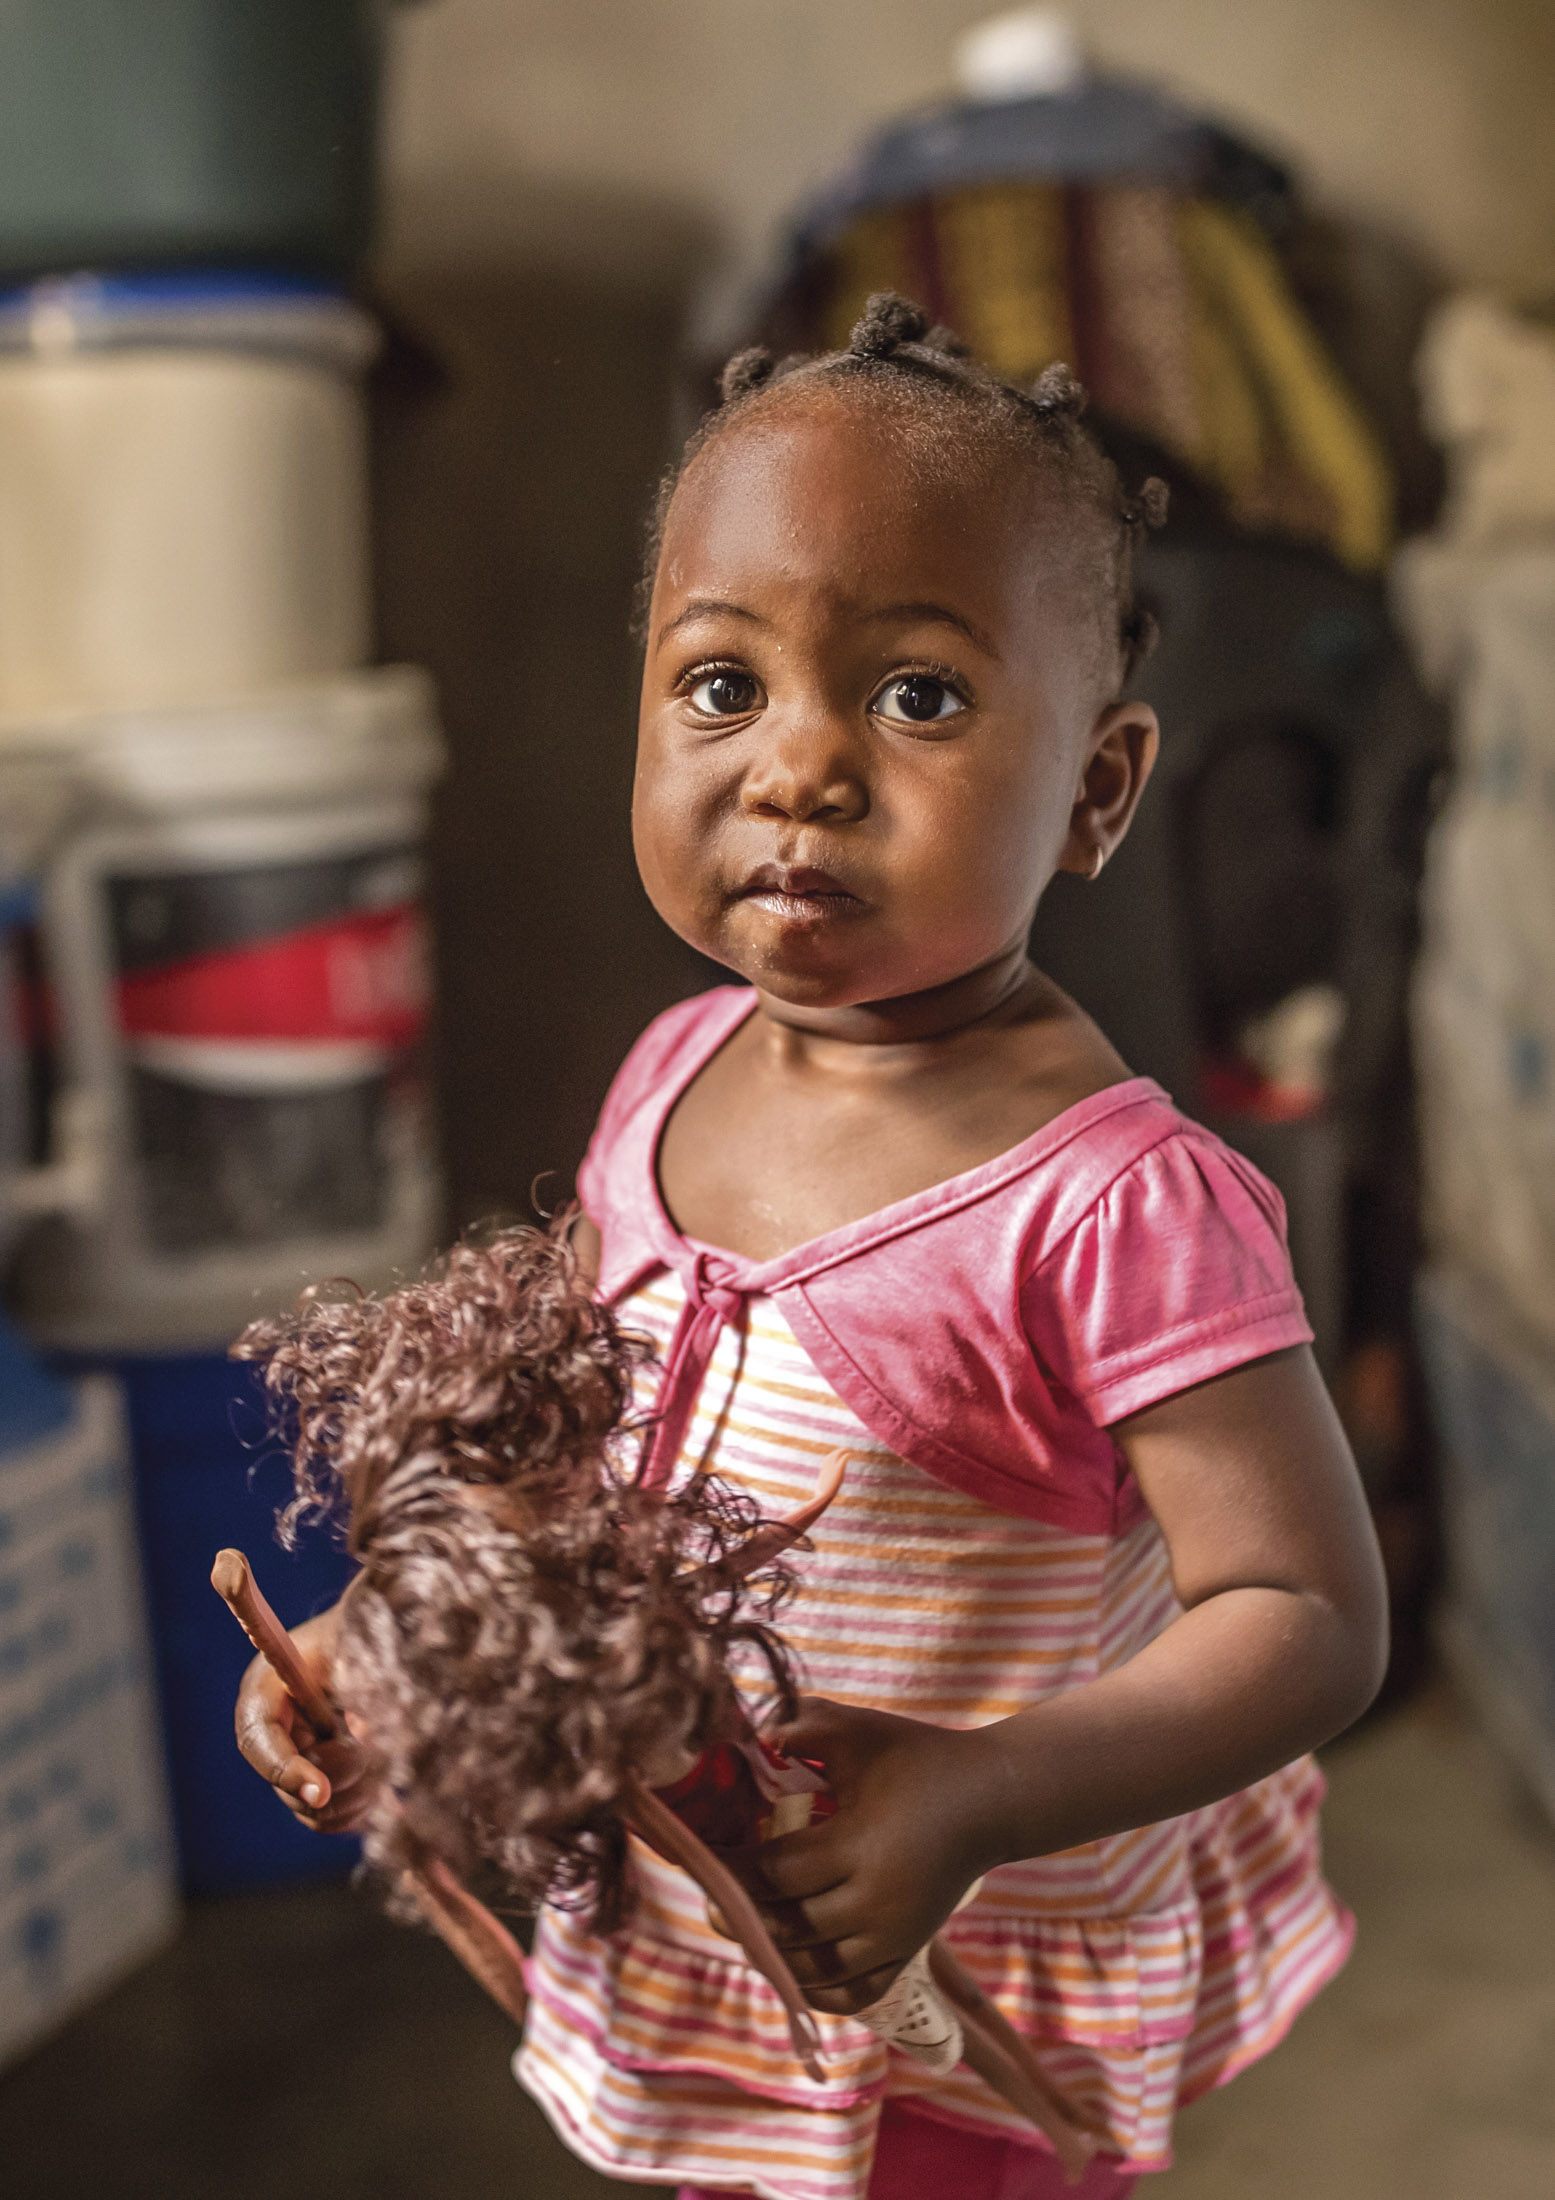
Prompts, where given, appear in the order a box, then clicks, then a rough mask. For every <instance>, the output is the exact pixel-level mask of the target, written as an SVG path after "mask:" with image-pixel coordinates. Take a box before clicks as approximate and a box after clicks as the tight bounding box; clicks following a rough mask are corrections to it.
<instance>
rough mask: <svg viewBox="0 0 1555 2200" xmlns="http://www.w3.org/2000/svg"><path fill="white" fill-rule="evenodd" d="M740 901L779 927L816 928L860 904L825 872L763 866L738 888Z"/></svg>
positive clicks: (860, 906)
mask: <svg viewBox="0 0 1555 2200" xmlns="http://www.w3.org/2000/svg"><path fill="white" fill-rule="evenodd" d="M739 898H740V900H741V901H752V902H754V903H755V904H756V907H757V908H758V909H764V910H765V911H766V913H767V915H768V916H770V917H776V918H777V920H778V922H779V923H780V924H790V925H817V924H824V923H826V922H827V921H828V919H832V918H836V917H841V916H847V915H850V914H851V913H852V912H853V911H854V910H858V909H862V908H863V906H864V904H863V903H862V902H861V901H860V900H859V897H858V896H857V894H854V893H850V891H849V890H848V888H847V887H846V886H844V885H843V884H842V883H841V881H840V880H839V879H835V878H833V877H832V875H831V873H830V872H829V871H815V870H810V869H801V868H798V867H796V868H794V869H792V870H790V869H788V868H787V867H786V866H783V865H780V864H775V863H766V864H763V865H762V867H761V869H760V870H759V871H753V872H752V873H751V875H750V877H749V878H748V879H747V880H746V882H745V884H744V886H743V887H742V888H741V889H740V896H739Z"/></svg>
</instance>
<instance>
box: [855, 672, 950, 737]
mask: <svg viewBox="0 0 1555 2200" xmlns="http://www.w3.org/2000/svg"><path fill="white" fill-rule="evenodd" d="M869 707H870V709H871V710H872V711H873V712H874V714H875V716H876V717H877V718H889V719H890V720H892V721H893V723H894V724H896V725H899V726H931V725H933V724H935V722H936V721H937V720H940V719H945V718H955V717H958V716H959V715H960V713H961V712H962V711H964V710H965V709H966V703H965V702H964V700H963V699H962V697H961V696H959V695H958V694H957V693H956V691H955V689H954V688H953V687H950V686H948V685H947V684H946V682H945V681H943V680H938V679H936V678H935V677H934V675H933V673H930V672H902V673H898V675H897V677H896V678H895V679H894V680H888V681H887V682H886V684H885V686H884V687H883V688H882V689H881V690H880V692H879V694H878V695H877V696H876V697H875V699H874V701H873V702H872V703H871V704H870V706H869Z"/></svg>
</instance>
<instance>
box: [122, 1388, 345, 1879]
mask: <svg viewBox="0 0 1555 2200" xmlns="http://www.w3.org/2000/svg"><path fill="white" fill-rule="evenodd" d="M111 1365H112V1368H113V1371H114V1373H115V1374H116V1375H117V1376H118V1377H119V1379H120V1381H121V1382H122V1383H123V1385H124V1389H125V1395H126V1399H127V1403H128V1409H129V1421H130V1435H131V1442H132V1445H133V1448H134V1460H135V1484H136V1499H137V1504H138V1506H139V1511H140V1522H141V1537H142V1546H143V1551H144V1563H145V1578H146V1597H147V1603H148V1605H149V1607H150V1615H151V1629H152V1638H153V1644H154V1648H155V1653H156V1662H157V1678H158V1684H159V1688H160V1693H161V1699H162V1713H163V1720H164V1723H165V1727H166V1734H167V1754H168V1768H169V1773H170V1777H171V1782H172V1790H173V1808H174V1815H175V1819H176V1824H177V1831H178V1843H179V1852H180V1857H181V1862H182V1869H183V1876H184V1883H185V1885H186V1886H187V1887H188V1889H189V1890H190V1892H192V1893H195V1894H223V1893H230V1892H232V1891H234V1890H236V1889H240V1888H244V1887H260V1886H273V1885H275V1884H277V1883H278V1882H283V1881H287V1880H303V1879H328V1878H338V1877H340V1876H342V1875H343V1874H344V1873H346V1872H349V1871H350V1870H351V1868H352V1867H353V1865H354V1864H355V1862H356V1858H357V1845H356V1843H355V1842H354V1841H348V1840H341V1839H338V1838H326V1837H322V1836H320V1835H318V1834H314V1833H309V1832H308V1831H307V1830H306V1829H305V1828H304V1827H302V1826H299V1825H298V1824H297V1823H296V1822H295V1821H294V1820H293V1819H292V1818H291V1816H290V1815H289V1814H288V1812H287V1811H286V1810H285V1808H284V1807H283V1806H282V1805H281V1804H280V1803H278V1802H277V1801H276V1800H275V1798H274V1797H273V1796H271V1795H269V1794H267V1793H266V1791H265V1788H264V1786H263V1784H262V1782H261V1781H260V1780H259V1778H258V1776H257V1775H256V1774H255V1773H253V1772H252V1771H250V1769H249V1767H248V1766H247V1765H246V1764H245V1763H244V1762H243V1760H242V1759H241V1758H240V1757H239V1756H238V1753H237V1749H236V1747H235V1745H234V1743H233V1739H232V1706H233V1701H234V1698H235V1697H236V1695H237V1690H238V1682H239V1680H240V1679H241V1678H242V1674H243V1669H244V1667H245V1666H246V1665H247V1663H248V1661H249V1658H250V1657H251V1655H252V1652H251V1651H250V1649H249V1646H248V1644H247V1642H246V1641H245V1640H244V1637H243V1634H242V1631H241V1630H240V1629H239V1628H238V1627H237V1625H236V1624H235V1622H234V1621H233V1618H232V1615H231V1613H230V1612H229V1611H228V1610H227V1608H226V1606H225V1605H224V1604H223V1603H222V1602H221V1600H220V1598H219V1597H218V1596H217V1595H216V1593H215V1591H214V1590H213V1589H212V1588H211V1586H210V1572H211V1561H212V1559H213V1558H214V1557H215V1555H216V1553H217V1552H218V1551H219V1550H221V1549H223V1548H224V1547H225V1546H227V1545H229V1544H235V1545H236V1546H237V1547H238V1548H239V1549H241V1550H243V1551H245V1552H247V1554H248V1557H249V1560H250V1563H251V1565H252V1567H253V1572H254V1578H255V1580H256V1581H257V1582H258V1584H259V1586H260V1588H261V1589H262V1590H263V1591H264V1593H265V1595H266V1596H267V1597H268V1598H269V1599H270V1602H271V1603H272V1604H273V1605H274V1606H275V1609H276V1611H277V1612H278V1613H279V1615H280V1617H281V1619H282V1620H283V1621H284V1623H285V1624H286V1625H287V1626H288V1627H294V1626H296V1625H297V1624H298V1622H299V1621H301V1620H304V1619H308V1618H311V1617H312V1615H313V1614H314V1613H316V1612H319V1611H322V1610H323V1609H324V1607H325V1606H326V1605H329V1604H332V1603H333V1602H334V1601H335V1599H336V1597H338V1596H339V1594H340V1592H341V1590H342V1588H343V1587H344V1586H345V1583H346V1581H347V1579H348V1578H349V1575H350V1572H351V1565H350V1561H349V1560H348V1559H347V1558H346V1556H345V1554H344V1552H343V1551H341V1550H340V1549H339V1548H338V1547H337V1546H336V1545H335V1544H334V1543H333V1541H332V1540H331V1539H330V1538H329V1536H328V1535H327V1534H326V1533H324V1532H323V1531H321V1530H315V1531H313V1532H312V1533H310V1534H308V1535H307V1536H306V1537H305V1539H304V1541H303V1544H302V1547H301V1548H300V1549H299V1550H298V1552H297V1553H296V1554H292V1553H290V1552H288V1551H284V1550H282V1549H281V1548H280V1546H279V1545H278V1544H277V1542H276V1537H275V1519H276V1513H277V1511H278V1510H279V1508H280V1507H281V1505H283V1504H284V1503H285V1501H286V1497H287V1494H288V1491H289V1487H290V1477H289V1470H288V1468H287V1464H286V1461H285V1459H284V1457H283V1456H282V1454H281V1453H280V1451H279V1450H278V1449H277V1447H276V1446H275V1445H274V1444H273V1443H269V1442H267V1441H266V1427H267V1422H266V1413H265V1406H264V1402H263V1398H262V1395H261V1392H260V1389H259V1384H258V1381H257V1378H256V1376H255V1374H254V1371H253V1370H252V1369H251V1368H248V1367H245V1366H241V1365H238V1364H235V1363H234V1362H232V1361H229V1360H226V1359H224V1358H217V1357H213V1356H210V1355H205V1354H200V1355H177V1356H173V1355H169V1356H166V1357H163V1356H160V1355H159V1356H155V1357H153V1356H150V1355H148V1356H145V1357H140V1356H136V1357H133V1358H124V1359H115V1360H114V1361H113V1362H111Z"/></svg>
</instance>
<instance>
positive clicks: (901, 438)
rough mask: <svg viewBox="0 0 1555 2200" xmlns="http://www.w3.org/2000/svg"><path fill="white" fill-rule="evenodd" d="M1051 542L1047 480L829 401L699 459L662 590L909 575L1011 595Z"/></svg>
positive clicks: (884, 416)
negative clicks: (948, 575)
mask: <svg viewBox="0 0 1555 2200" xmlns="http://www.w3.org/2000/svg"><path fill="white" fill-rule="evenodd" d="M958 441H959V439H958ZM1052 541H1053V527H1052V513H1051V509H1050V498H1049V497H1048V496H1047V495H1046V494H1045V490H1044V485H1043V484H1042V483H1041V482H1040V481H1039V479H1038V478H1037V473H1036V469H1034V468H1030V467H1028V468H1025V469H1021V470H1019V473H1018V474H1016V473H1015V471H1014V470H1012V469H1009V468H1007V467H1006V468H1004V469H1002V470H1001V468H1000V467H999V466H998V465H997V464H996V463H995V460H994V454H993V453H991V452H989V451H988V450H987V449H986V448H984V449H982V450H979V449H978V447H977V446H976V445H966V444H962V445H961V447H959V448H957V447H956V444H955V443H953V442H952V441H951V440H950V439H949V438H946V437H944V436H941V437H940V438H939V439H938V441H935V440H934V439H933V438H932V436H931V435H930V434H929V433H928V432H926V431H925V429H924V427H923V423H922V421H921V420H915V419H914V418H913V417H912V416H911V415H910V414H907V415H905V416H904V415H900V414H893V413H892V412H891V411H885V410H883V409H877V408H875V407H873V406H869V407H865V406H861V405H856V404H846V405H837V404H834V403H829V402H826V401H823V400H820V399H816V400H812V401H810V402H807V403H804V404H798V405H787V404H785V405H784V406H782V408H781V409H779V408H778V407H776V406H774V408H773V410H772V412H771V413H770V414H768V415H766V416H764V417H758V418H757V419H755V420H752V421H750V422H748V423H741V424H740V425H739V426H736V427H731V428H730V429H728V430H726V431H725V432H724V433H723V434H721V435H717V436H715V437H714V438H713V439H712V440H711V441H710V442H709V443H708V444H706V445H705V446H704V447H703V449H702V450H700V451H699V452H698V453H697V454H696V456H695V458H694V459H693V460H692V462H691V464H690V465H689V466H688V467H687V469H686V472H685V474H684V475H683V476H682V478H681V481H680V483H679V485H678V487H677V489H676V491H675V495H674V497H673V499H672V501H671V504H670V508H669V512H668V514H667V515H666V521H665V527H664V536H663V548H662V556H661V564H660V571H659V585H660V587H661V588H663V587H666V586H667V587H669V588H671V589H674V588H679V587H691V586H693V585H695V584H698V583H699V582H701V581H705V579H706V578H707V577H708V575H709V574H710V573H716V572H719V571H726V572H729V573H741V574H750V573H761V572H766V573H770V574H772V575H773V576H774V577H779V576H784V577H789V578H794V579H798V578H800V577H801V576H802V575H805V574H816V575H819V574H822V573H824V572H826V571H827V570H835V571H836V572H838V573H840V574H843V575H846V576H849V577H852V578H855V579H856V578H860V577H862V574H863V573H864V572H865V571H868V570H872V571H875V572H883V571H884V570H885V569H887V568H909V569H913V570H918V569H924V570H933V571H936V572H955V573H958V574H960V575H961V576H962V577H963V578H964V580H965V581H966V582H968V583H969V584H972V585H985V586H986V585H993V586H996V587H998V588H1000V589H1002V588H1004V587H1007V586H1008V585H1009V583H1010V581H1011V580H1012V579H1015V578H1018V577H1019V571H1020V569H1022V568H1026V567H1028V566H1029V565H1030V563H1031V561H1032V559H1033V558H1034V557H1036V556H1038V555H1040V556H1041V557H1042V558H1043V560H1044V561H1046V559H1047V558H1048V557H1049V556H1050V554H1051V549H1052Z"/></svg>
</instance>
